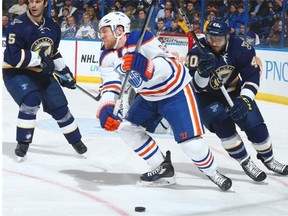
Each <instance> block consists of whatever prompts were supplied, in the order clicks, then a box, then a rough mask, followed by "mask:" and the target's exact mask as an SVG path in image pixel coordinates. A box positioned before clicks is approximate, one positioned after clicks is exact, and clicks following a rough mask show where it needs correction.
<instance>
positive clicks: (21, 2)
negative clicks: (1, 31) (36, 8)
mask: <svg viewBox="0 0 288 216" xmlns="http://www.w3.org/2000/svg"><path fill="white" fill-rule="evenodd" d="M26 11H27V5H26V4H25V0H18V4H14V5H12V7H11V8H9V10H8V13H9V14H10V15H11V17H10V18H11V19H14V18H15V17H16V16H19V15H21V14H23V13H25V12H26Z"/></svg>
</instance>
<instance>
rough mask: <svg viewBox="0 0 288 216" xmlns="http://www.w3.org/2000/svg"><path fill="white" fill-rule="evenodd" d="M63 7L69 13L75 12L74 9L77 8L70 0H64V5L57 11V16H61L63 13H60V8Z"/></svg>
mask: <svg viewBox="0 0 288 216" xmlns="http://www.w3.org/2000/svg"><path fill="white" fill-rule="evenodd" d="M64 7H66V8H68V9H69V14H70V15H73V14H74V13H75V12H76V10H77V8H76V7H74V6H73V3H72V0H65V5H64V6H63V7H62V8H61V9H60V11H59V14H58V16H59V17H61V16H62V15H63V14H62V9H63V8H64Z"/></svg>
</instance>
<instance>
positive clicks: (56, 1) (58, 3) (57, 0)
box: [52, 0, 65, 14]
mask: <svg viewBox="0 0 288 216" xmlns="http://www.w3.org/2000/svg"><path fill="white" fill-rule="evenodd" d="M52 2H53V6H54V8H55V9H56V11H57V13H58V14H59V12H60V10H61V8H62V7H63V6H64V5H65V0H53V1H52Z"/></svg>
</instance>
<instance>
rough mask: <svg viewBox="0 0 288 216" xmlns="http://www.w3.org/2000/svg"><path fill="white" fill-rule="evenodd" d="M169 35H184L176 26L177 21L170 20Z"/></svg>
mask: <svg viewBox="0 0 288 216" xmlns="http://www.w3.org/2000/svg"><path fill="white" fill-rule="evenodd" d="M170 25H171V26H170V31H169V32H170V33H173V34H184V31H183V30H182V29H181V28H180V26H179V25H178V20H177V19H175V18H174V19H172V20H171V23H170Z"/></svg>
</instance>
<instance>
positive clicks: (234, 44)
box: [229, 36, 255, 52]
mask: <svg viewBox="0 0 288 216" xmlns="http://www.w3.org/2000/svg"><path fill="white" fill-rule="evenodd" d="M229 49H230V50H235V51H237V50H238V51H242V52H255V50H254V48H253V46H251V45H250V44H249V43H248V42H246V41H244V40H242V39H241V38H239V37H235V36H231V37H230V40H229Z"/></svg>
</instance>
